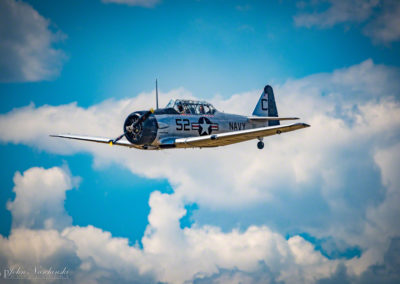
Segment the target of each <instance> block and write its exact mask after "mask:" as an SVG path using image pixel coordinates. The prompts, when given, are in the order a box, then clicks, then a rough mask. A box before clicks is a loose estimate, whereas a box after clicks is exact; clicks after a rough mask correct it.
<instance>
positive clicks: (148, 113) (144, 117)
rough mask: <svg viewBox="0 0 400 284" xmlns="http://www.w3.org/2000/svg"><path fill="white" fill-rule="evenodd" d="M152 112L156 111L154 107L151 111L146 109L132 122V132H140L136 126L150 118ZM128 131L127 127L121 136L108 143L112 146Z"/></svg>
mask: <svg viewBox="0 0 400 284" xmlns="http://www.w3.org/2000/svg"><path fill="white" fill-rule="evenodd" d="M152 113H154V109H152V108H151V109H150V110H149V111H146V112H145V113H144V114H142V115H141V116H139V118H138V119H137V120H136V121H135V122H134V123H132V125H130V126H129V128H130V130H131V131H130V132H133V131H135V132H138V129H137V128H136V126H138V125H139V124H140V123H142V122H144V121H145V120H146V119H147V118H149V116H150V115H151V114H152ZM127 132H128V130H127V129H125V131H124V133H122V134H121V135H120V136H118V137H117V138H115V139H110V140H109V141H108V143H109V144H110V145H111V146H112V145H113V144H115V143H117V142H118V141H119V140H121V139H122V137H124V136H125V135H126V133H127Z"/></svg>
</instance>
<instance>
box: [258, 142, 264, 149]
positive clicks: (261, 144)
mask: <svg viewBox="0 0 400 284" xmlns="http://www.w3.org/2000/svg"><path fill="white" fill-rule="evenodd" d="M257 148H258V149H260V150H261V149H263V148H264V142H262V141H259V142H258V143H257Z"/></svg>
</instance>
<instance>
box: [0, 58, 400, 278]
mask: <svg viewBox="0 0 400 284" xmlns="http://www.w3.org/2000/svg"><path fill="white" fill-rule="evenodd" d="M399 78H400V76H399V71H398V70H397V69H395V68H391V67H387V66H383V65H376V64H374V63H373V62H372V61H371V60H366V61H364V62H362V63H360V64H358V65H355V66H351V67H349V68H343V69H340V70H336V71H334V72H333V73H323V74H315V75H312V76H308V77H305V78H302V79H298V80H290V81H288V82H286V83H285V84H283V85H281V86H276V87H275V95H276V100H277V103H278V109H279V112H280V114H281V115H297V116H300V117H302V118H303V119H302V120H303V121H305V122H307V123H310V124H311V125H312V127H311V128H309V129H307V130H304V131H299V132H295V133H290V134H287V135H286V134H285V135H282V136H276V137H270V138H268V139H266V142H267V146H266V149H264V151H261V152H260V151H258V150H257V149H256V147H255V142H254V141H250V142H246V143H242V144H238V145H233V146H228V147H223V148H217V149H202V150H171V151H155V152H145V151H138V150H130V149H119V148H117V147H108V146H104V145H91V144H90V143H84V142H70V141H62V140H56V139H51V138H49V137H48V136H47V135H48V134H50V133H59V132H72V133H78V134H88V135H99V136H111V137H114V136H117V135H118V134H120V128H122V127H121V124H122V123H123V120H124V117H125V116H127V115H128V114H129V113H130V112H131V111H133V110H137V109H146V108H148V107H150V104H151V101H150V100H148V96H150V94H140V95H139V96H137V97H136V98H133V99H127V100H120V101H113V100H110V101H105V102H103V103H101V104H99V105H95V106H92V107H90V108H87V109H84V108H80V107H77V106H76V104H70V105H63V106H58V107H54V106H42V107H38V108H36V107H35V106H33V105H31V106H28V107H26V108H20V109H15V110H13V111H11V112H9V113H7V114H4V115H1V116H0V131H1V133H3V135H2V136H1V139H2V142H3V143H9V142H12V143H18V144H26V145H30V146H34V147H37V148H40V149H44V150H46V151H50V152H56V153H64V154H71V153H76V152H79V151H85V152H89V153H92V154H93V155H94V157H95V160H96V166H101V165H102V164H104V163H110V162H115V163H120V164H121V165H123V166H125V167H127V168H129V169H130V170H131V171H132V172H133V173H135V174H140V175H144V176H146V177H150V178H154V177H162V178H167V179H168V180H169V181H170V183H171V184H172V186H173V188H174V191H175V193H174V194H173V195H165V194H160V193H157V192H156V193H153V194H152V196H151V198H150V207H151V213H150V215H149V226H148V228H147V230H146V234H145V237H144V238H143V240H142V243H143V249H142V250H141V249H139V248H137V247H130V246H128V242H127V240H124V239H114V238H112V237H111V235H110V234H109V233H107V232H103V231H101V230H100V229H96V228H93V227H86V228H79V227H67V228H66V229H65V230H64V231H63V233H62V236H63V237H64V238H67V239H68V240H70V241H72V242H73V243H74V245H75V246H76V247H78V249H77V251H76V253H77V254H78V256H79V259H80V260H81V261H82V265H81V269H88V271H90V273H91V275H92V274H93V275H97V273H100V272H99V271H98V269H99V267H100V270H101V271H102V272H104V271H103V269H105V268H106V267H108V266H112V265H114V264H113V263H118V261H125V260H126V259H129V262H130V263H134V264H130V265H134V266H135V269H133V268H132V269H131V270H130V269H129V268H130V267H131V266H129V264H125V265H127V266H124V265H122V266H121V267H123V269H122V270H121V272H120V274H121V275H123V276H121V277H122V278H123V279H127V278H128V277H131V275H130V274H129V273H128V272H125V271H132V273H134V274H135V275H142V276H143V277H145V278H146V279H149V278H148V277H150V278H151V276H152V277H155V279H157V280H160V281H173V282H180V281H184V280H187V279H193V278H196V279H199V280H201V279H210V280H211V278H212V279H214V278H215V279H233V280H234V279H247V278H248V277H251V276H250V275H253V274H258V275H263V276H260V277H264V278H262V279H279V280H285V281H287V282H289V283H290V282H296V281H299V280H298V279H300V280H301V281H304V282H313V281H316V280H318V279H322V278H327V277H330V276H331V275H333V273H334V272H335V270H336V269H337V267H338V263H340V262H342V263H344V264H345V267H347V270H348V273H350V274H353V275H362V274H363V273H364V272H365V271H367V270H368V268H369V267H371V265H374V264H379V263H381V262H382V261H383V259H384V254H385V252H386V250H387V248H388V246H389V244H390V242H391V239H393V238H394V237H396V236H399V235H400V232H399V226H395V222H396V220H398V218H396V217H398V215H399V212H398V211H397V209H396V208H397V207H395V206H396V200H398V199H397V198H398V196H399V189H400V184H398V180H397V179H396V178H395V176H396V175H395V172H394V171H393V170H392V169H393V168H396V165H397V164H396V161H397V160H398V157H397V156H396V155H394V154H393V153H395V152H396V151H398V147H397V146H396V145H397V144H398V139H399V134H400V103H399V101H398V94H399V91H400V86H399V80H398V79H399ZM259 95H260V91H252V92H248V93H244V94H235V95H233V96H232V97H230V98H228V99H223V98H221V97H215V98H214V99H213V100H212V101H213V103H214V104H215V106H217V108H219V109H223V110H226V111H232V112H239V113H250V112H251V110H252V108H253V106H254V104H255V103H256V101H257V99H258V97H259ZM186 96H191V94H190V93H189V92H187V91H185V90H184V89H179V90H175V91H171V92H169V93H162V94H161V97H160V98H161V100H163V101H167V98H170V97H186ZM251 101H253V102H254V103H253V104H252V103H250V102H251ZM243 102H246V104H244V103H243ZM189 157H190V158H189ZM137 161H140V165H139V164H138V163H137ZM193 161H196V162H195V163H194V162H193ZM199 173H201V174H199ZM381 175H382V177H383V179H382V180H381V179H380V177H381ZM314 195H317V196H320V198H321V200H322V201H323V202H324V204H326V206H327V210H325V211H323V212H321V213H320V214H319V215H320V216H318V220H319V221H318V222H315V221H310V220H308V219H307V218H308V217H309V216H308V215H307V212H308V209H309V208H302V210H301V211H299V210H297V211H296V208H295V207H296V206H295V205H296V204H294V203H293V202H297V200H298V199H301V198H311V197H308V196H314ZM285 197H290V198H289V200H292V203H288V204H285V206H284V211H285V212H282V213H285V214H286V215H288V216H292V217H291V218H295V219H296V220H298V223H297V224H296V227H295V228H296V229H297V230H301V231H305V232H309V233H310V234H312V235H314V236H316V237H317V238H321V239H324V238H331V239H333V240H335V241H338V242H343V243H344V244H345V245H349V246H356V247H359V248H361V250H362V256H361V257H360V258H353V259H351V260H346V261H345V260H334V261H333V260H328V259H327V258H326V257H324V256H323V255H322V254H321V253H319V252H318V251H315V249H314V248H313V246H312V245H311V244H310V243H308V242H307V241H305V240H303V239H302V238H300V237H299V236H294V237H292V238H290V239H289V240H286V239H285V238H283V237H282V235H281V233H280V232H282V233H285V232H288V231H290V230H292V229H293V227H290V226H287V227H284V226H285V224H281V225H280V226H281V227H280V229H279V232H274V231H272V230H271V229H270V227H268V226H265V225H260V226H254V225H253V226H249V227H248V228H247V229H246V230H243V231H240V230H236V229H234V230H229V231H228V232H224V231H222V230H221V228H219V227H218V226H209V225H200V224H196V223H195V224H194V226H192V227H191V228H185V229H183V230H182V229H181V228H180V227H179V219H180V218H181V217H182V216H183V215H184V214H185V211H184V204H185V203H186V202H196V203H198V204H199V206H200V210H216V211H225V212H227V214H230V212H237V211H238V210H243V212H246V211H245V210H246V208H251V207H253V206H255V205H260V207H265V208H279V207H274V206H276V204H279V203H281V202H282V201H285V200H286V199H285ZM312 202H313V200H310V202H309V203H308V204H311V207H312V204H313V203H312ZM280 210H282V208H280ZM260 214H262V213H260ZM278 215H279V214H278ZM278 215H272V216H270V215H268V216H270V217H271V218H275V219H274V220H275V222H279V219H277V218H279V216H278ZM388 217H390V218H388ZM268 218H269V217H268ZM265 222H268V220H266V221H265ZM95 236H96V237H95ZM90 239H99V240H103V241H99V243H98V244H97V243H96V242H95V241H93V246H90V244H89V243H86V242H87V241H88V240H90ZM102 242H103V243H102ZM108 242H110V243H112V244H113V245H110V246H107V245H106V243H108ZM98 247H101V248H98ZM114 249H115V250H114ZM124 252H126V253H124ZM245 252H247V253H248V254H246V253H245ZM95 253H98V254H99V255H97V254H96V255H93V254H95ZM106 256H109V257H110V259H112V260H113V261H112V262H113V263H108V262H107V260H106V259H107V257H106ZM209 259H211V261H210V260H209ZM207 260H209V261H207ZM260 262H262V263H265V265H266V266H267V267H268V269H267V272H266V274H265V273H264V272H263V271H264V270H263V268H262V267H260ZM124 263H125V262H124ZM93 267H94V268H93ZM112 267H113V268H112V269H117V267H114V266H112ZM232 271H233V272H232ZM235 271H236V272H235ZM262 273H264V274H262ZM100 274H101V277H109V276H110V275H109V274H107V273H106V274H107V275H103V274H102V273H100ZM149 275H150V276H149ZM142 276H141V277H142ZM93 277H94V276H93ZM99 277H100V276H99ZM138 277H139V276H138ZM207 277H210V278H207ZM260 279H261V278H260Z"/></svg>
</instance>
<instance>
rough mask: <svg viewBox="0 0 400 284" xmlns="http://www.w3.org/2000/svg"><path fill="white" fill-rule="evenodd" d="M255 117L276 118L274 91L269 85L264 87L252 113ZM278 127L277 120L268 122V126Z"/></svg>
mask: <svg viewBox="0 0 400 284" xmlns="http://www.w3.org/2000/svg"><path fill="white" fill-rule="evenodd" d="M253 115H255V116H268V117H278V109H277V108H276V103H275V97H274V91H273V90H272V87H271V86H270V85H267V86H265V88H264V92H263V93H262V94H261V97H260V99H259V100H258V103H257V105H256V108H255V109H254V111H253ZM273 125H280V123H279V120H269V121H268V126H273Z"/></svg>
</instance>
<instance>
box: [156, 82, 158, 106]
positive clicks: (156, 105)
mask: <svg viewBox="0 0 400 284" xmlns="http://www.w3.org/2000/svg"><path fill="white" fill-rule="evenodd" d="M156 109H158V84H157V78H156Z"/></svg>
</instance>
